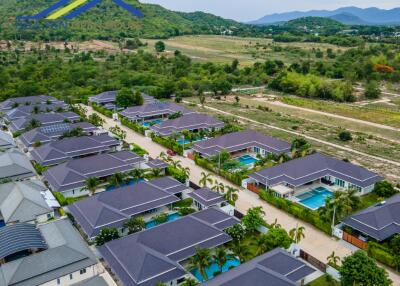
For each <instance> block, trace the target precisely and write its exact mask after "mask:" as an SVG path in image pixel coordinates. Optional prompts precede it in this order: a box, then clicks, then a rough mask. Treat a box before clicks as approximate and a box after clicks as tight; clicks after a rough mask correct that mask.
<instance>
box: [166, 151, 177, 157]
mask: <svg viewBox="0 0 400 286" xmlns="http://www.w3.org/2000/svg"><path fill="white" fill-rule="evenodd" d="M167 154H168V155H169V156H171V157H174V156H176V153H175V152H174V151H172V150H167Z"/></svg>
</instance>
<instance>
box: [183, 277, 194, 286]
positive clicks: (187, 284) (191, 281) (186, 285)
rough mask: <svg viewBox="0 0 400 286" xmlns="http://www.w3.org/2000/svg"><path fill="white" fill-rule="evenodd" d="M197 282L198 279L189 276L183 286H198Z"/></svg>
mask: <svg viewBox="0 0 400 286" xmlns="http://www.w3.org/2000/svg"><path fill="white" fill-rule="evenodd" d="M196 285H197V282H196V280H194V279H192V278H188V279H186V281H185V282H183V284H182V286H196Z"/></svg>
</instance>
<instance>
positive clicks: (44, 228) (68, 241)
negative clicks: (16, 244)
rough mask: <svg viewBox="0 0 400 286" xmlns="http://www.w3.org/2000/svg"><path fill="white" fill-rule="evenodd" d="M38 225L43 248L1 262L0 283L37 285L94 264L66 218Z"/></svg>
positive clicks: (89, 253) (90, 253)
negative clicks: (44, 248)
mask: <svg viewBox="0 0 400 286" xmlns="http://www.w3.org/2000/svg"><path fill="white" fill-rule="evenodd" d="M38 229H39V231H40V233H41V236H42V237H43V238H44V242H45V243H46V245H47V250H44V251H41V252H38V253H35V254H31V255H29V256H25V257H22V258H19V259H17V260H14V261H11V262H8V263H6V264H3V265H1V266H0V286H32V285H41V284H44V283H46V282H49V281H51V280H54V279H56V278H59V277H62V276H65V275H68V274H69V273H73V272H75V271H78V270H80V269H83V268H87V267H89V266H92V265H95V264H97V260H96V258H95V256H94V255H93V253H92V251H91V250H90V249H89V248H88V246H87V245H86V243H85V241H83V239H82V237H81V236H80V235H79V233H78V232H77V231H76V230H75V229H74V227H73V226H72V224H71V223H70V222H69V220H68V219H61V220H56V221H52V222H50V223H46V224H41V225H39V226H38ZM32 265H34V266H35V267H32Z"/></svg>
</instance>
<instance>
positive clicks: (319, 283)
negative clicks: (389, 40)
mask: <svg viewBox="0 0 400 286" xmlns="http://www.w3.org/2000/svg"><path fill="white" fill-rule="evenodd" d="M339 285H340V283H339V282H336V281H335V280H334V279H333V278H330V277H328V275H324V276H321V277H320V278H318V279H316V280H314V281H313V282H311V283H308V284H307V286H339Z"/></svg>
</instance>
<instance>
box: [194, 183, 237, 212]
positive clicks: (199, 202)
mask: <svg viewBox="0 0 400 286" xmlns="http://www.w3.org/2000/svg"><path fill="white" fill-rule="evenodd" d="M189 197H191V198H192V199H193V202H194V205H195V206H196V208H197V209H198V210H200V211H201V210H205V209H208V208H215V207H216V208H222V207H226V206H228V203H227V202H226V200H225V199H224V197H223V196H222V195H221V194H218V193H217V192H214V191H212V190H210V189H209V188H201V189H197V190H194V191H193V192H191V193H189ZM233 209H234V208H232V210H233Z"/></svg>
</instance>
